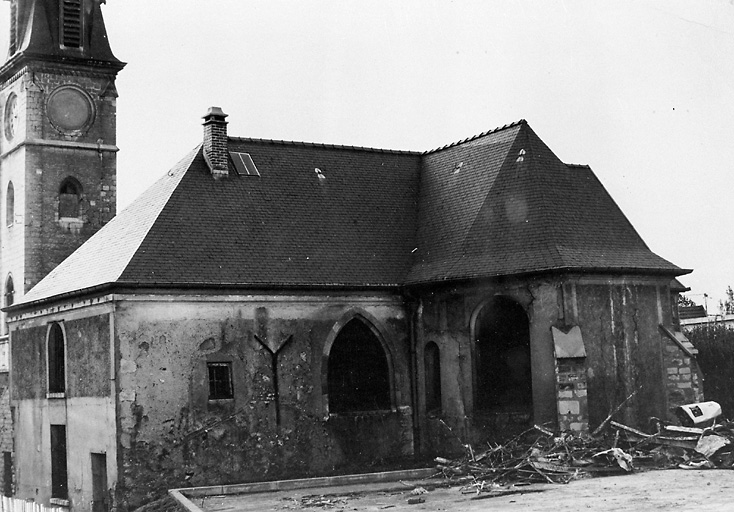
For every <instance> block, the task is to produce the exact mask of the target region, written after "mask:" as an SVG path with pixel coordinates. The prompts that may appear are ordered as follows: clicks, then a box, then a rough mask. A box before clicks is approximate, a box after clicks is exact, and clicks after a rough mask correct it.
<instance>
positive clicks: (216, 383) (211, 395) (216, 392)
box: [206, 361, 234, 402]
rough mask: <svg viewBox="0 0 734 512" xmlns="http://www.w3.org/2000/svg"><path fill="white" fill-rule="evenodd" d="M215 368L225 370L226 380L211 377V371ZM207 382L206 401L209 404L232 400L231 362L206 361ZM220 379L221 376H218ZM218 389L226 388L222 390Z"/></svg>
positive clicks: (214, 376)
mask: <svg viewBox="0 0 734 512" xmlns="http://www.w3.org/2000/svg"><path fill="white" fill-rule="evenodd" d="M217 368H226V378H225V379H222V378H217V376H216V375H213V370H214V369H217ZM206 373H207V382H208V384H209V390H208V392H207V399H208V400H209V401H210V402H215V401H219V400H233V399H234V382H233V378H232V362H231V361H207V363H206ZM220 377H221V376H220ZM219 388H226V389H224V390H222V389H219Z"/></svg>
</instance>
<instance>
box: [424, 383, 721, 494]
mask: <svg viewBox="0 0 734 512" xmlns="http://www.w3.org/2000/svg"><path fill="white" fill-rule="evenodd" d="M632 396H634V393H633V394H632V395H630V397H628V398H631V397H632ZM613 412H614V411H613ZM607 424H608V425H609V426H610V427H611V428H612V429H613V434H612V433H611V432H609V433H607V434H606V435H605V436H603V437H601V436H596V437H594V436H589V435H585V436H584V435H578V436H575V435H570V434H567V433H555V432H553V431H551V430H549V429H548V428H546V427H543V426H539V425H534V426H533V428H531V429H530V430H528V431H526V432H524V433H523V434H521V435H519V436H517V437H515V438H514V439H511V440H509V441H508V442H506V443H504V444H497V445H488V446H487V449H485V450H483V451H482V450H479V449H477V448H476V447H473V448H472V449H471V450H470V449H468V447H467V453H466V456H465V457H463V458H460V459H447V458H444V457H437V458H436V459H435V462H436V465H437V468H438V469H439V470H440V471H441V472H442V473H443V474H444V476H445V477H446V478H448V479H450V480H452V482H454V483H461V484H463V485H464V487H463V488H462V489H463V492H465V493H475V494H482V495H488V496H487V497H493V496H499V495H502V494H506V493H507V491H508V489H509V487H510V486H513V487H514V486H517V485H526V484H530V483H554V484H557V483H567V482H569V481H571V480H573V479H575V478H581V477H583V476H595V475H600V474H612V473H617V474H619V473H620V472H633V471H634V470H635V468H636V467H638V466H646V467H650V466H656V467H686V468H702V467H704V468H705V467H717V468H732V467H734V423H724V424H722V425H714V426H713V427H709V428H706V429H701V428H695V427H681V426H673V425H664V424H663V423H662V422H661V421H660V420H656V423H655V425H656V427H657V428H656V430H657V432H655V433H651V434H650V433H647V432H644V431H642V430H640V429H637V428H634V427H630V426H627V425H623V424H621V423H618V422H616V421H613V420H611V419H610V418H608V422H607ZM597 430H599V429H597ZM490 495H491V496H490Z"/></svg>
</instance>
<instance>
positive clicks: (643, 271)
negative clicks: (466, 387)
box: [405, 266, 693, 287]
mask: <svg viewBox="0 0 734 512" xmlns="http://www.w3.org/2000/svg"><path fill="white" fill-rule="evenodd" d="M691 272H693V270H692V269H682V268H678V267H675V268H668V269H664V268H657V269H655V268H610V267H573V266H566V267H554V268H546V269H538V270H528V271H519V272H505V273H487V274H477V275H473V276H461V277H458V276H457V277H448V276H446V277H444V278H443V279H426V280H414V281H407V282H406V283H405V286H406V287H413V286H427V285H433V284H446V283H461V282H467V281H472V280H476V279H501V278H524V277H537V276H541V275H549V274H553V275H558V274H571V273H575V274H612V275H626V274H632V275H654V276H661V277H662V276H670V277H677V276H682V275H685V274H690V273H691Z"/></svg>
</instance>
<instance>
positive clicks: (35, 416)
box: [0, 0, 702, 512]
mask: <svg viewBox="0 0 734 512" xmlns="http://www.w3.org/2000/svg"><path fill="white" fill-rule="evenodd" d="M11 5H12V9H13V16H14V18H13V20H14V22H13V25H12V28H11V51H10V57H9V60H8V61H7V62H6V63H5V64H4V65H3V67H2V68H0V108H1V109H2V111H1V112H2V119H3V120H4V126H3V133H2V136H0V166H1V167H0V190H2V196H0V197H1V202H0V205H2V207H0V218H2V215H3V214H4V215H5V221H4V222H2V227H1V228H0V229H1V231H0V238H1V240H2V253H1V254H0V256H1V258H0V272H2V279H3V280H4V281H5V282H9V283H10V285H9V287H8V285H6V294H5V298H6V302H5V304H4V305H5V308H4V312H5V314H6V315H7V318H6V320H7V325H8V326H9V338H10V354H11V357H10V365H9V366H10V402H9V404H10V406H11V407H12V411H13V420H14V422H13V424H14V435H13V439H12V440H13V442H12V446H11V447H9V448H7V452H8V453H9V454H10V455H9V456H8V459H9V460H10V469H9V470H8V469H7V465H6V472H5V473H4V476H3V478H5V479H9V480H10V481H11V485H10V486H9V487H8V488H9V489H11V491H12V493H14V495H16V496H18V497H20V498H29V499H35V500H36V501H38V502H41V503H45V504H49V503H53V504H57V505H60V506H64V507H69V508H71V509H73V510H91V511H94V512H97V511H100V512H101V511H103V510H112V509H115V510H121V511H122V510H132V509H135V508H137V507H139V506H142V505H144V504H146V503H148V502H150V501H152V500H154V499H156V498H159V497H161V496H162V495H163V494H164V492H165V490H166V489H168V488H174V487H188V486H202V485H215V484H229V483H238V482H246V481H255V480H271V479H280V478H289V477H302V476H315V475H324V474H331V473H334V472H345V471H356V470H359V471H364V470H369V469H370V468H375V469H379V468H383V467H389V466H390V465H391V464H395V463H396V461H399V462H402V463H405V461H409V460H412V459H420V458H422V457H429V456H431V455H433V454H449V453H452V452H453V451H455V450H461V445H462V444H465V443H481V442H485V441H488V440H489V441H501V440H502V439H503V438H506V437H507V436H510V435H514V434H516V433H518V432H521V431H523V430H525V429H527V428H529V427H531V426H532V425H533V424H542V425H545V426H546V427H548V428H550V429H554V430H559V431H569V432H575V433H583V432H588V431H590V430H593V428H595V427H596V426H598V425H599V424H600V423H601V422H602V421H603V420H604V419H605V418H606V417H607V415H608V414H609V412H610V410H612V409H613V408H615V407H616V406H617V405H619V404H620V403H622V402H623V401H624V400H625V398H627V397H628V396H629V395H630V394H632V393H635V396H634V398H633V399H631V400H629V401H628V402H626V405H625V407H623V408H622V410H621V411H620V412H619V419H620V420H621V421H623V422H625V423H626V424H629V425H633V426H640V427H643V428H645V427H646V426H647V422H648V418H649V417H650V416H657V417H660V418H666V417H672V416H670V412H669V411H670V408H671V407H674V406H676V405H679V404H681V403H689V402H694V401H698V400H700V399H701V398H702V389H701V383H700V377H699V374H698V369H697V366H696V362H695V349H694V348H693V347H692V346H691V344H690V343H689V342H688V341H687V340H686V338H685V337H684V336H683V335H682V334H681V333H680V326H679V321H678V319H677V306H676V301H675V296H676V294H677V293H678V292H679V291H680V286H681V285H680V283H678V282H677V280H676V279H675V278H676V277H677V276H680V275H683V274H686V273H688V272H689V271H688V270H684V269H681V268H679V267H677V266H676V265H674V264H673V263H671V262H669V261H667V260H666V259H663V258H662V257H660V256H658V255H656V254H654V253H653V252H652V251H651V250H650V249H649V248H648V247H647V245H646V244H645V243H644V241H643V240H642V239H641V237H640V236H639V235H638V233H637V232H636V231H635V229H634V228H633V227H632V225H631V224H630V223H629V221H628V220H627V218H626V217H625V216H624V214H623V213H622V211H621V210H620V209H619V207H618V206H617V205H616V204H615V202H614V200H613V199H612V198H611V197H610V195H609V194H608V193H607V191H606V190H605V189H604V187H603V186H602V184H601V183H600V181H599V180H598V179H597V177H596V176H595V175H594V173H593V172H592V170H591V169H590V168H589V167H588V166H584V165H571V164H566V163H564V162H562V161H561V160H559V159H558V158H557V157H556V156H555V155H554V154H553V152H552V151H551V150H550V149H549V148H548V147H547V146H546V145H545V144H544V143H543V141H542V140H541V139H540V137H539V136H538V135H537V134H536V133H535V132H534V131H533V130H532V128H531V127H530V126H529V124H528V123H527V122H526V121H524V120H521V121H518V122H515V123H512V124H509V125H505V126H503V127H501V128H497V129H493V130H490V131H488V132H485V133H482V134H480V135H477V136H474V137H470V138H468V139H465V140H462V141H460V142H455V143H450V144H447V145H446V146H444V147H441V148H438V149H434V150H430V151H426V152H412V151H393V150H385V149H372V148H361V147H351V146H336V145H326V144H314V143H304V142H287V141H278V140H263V139H256V138H243V137H234V136H231V135H230V134H228V133H227V120H226V119H227V114H225V112H224V111H223V110H222V109H221V108H219V107H212V108H210V109H209V111H208V112H206V114H205V115H204V117H203V137H202V140H201V141H200V143H199V144H198V145H196V147H194V148H193V149H192V151H191V152H190V153H189V154H187V155H184V156H183V158H182V159H181V160H180V162H179V163H178V164H177V165H176V166H174V167H173V168H172V169H171V170H170V171H168V173H166V174H164V175H163V176H162V177H161V178H160V179H159V180H158V182H156V183H155V184H154V185H153V186H152V187H151V188H150V189H148V190H147V191H146V192H144V193H143V194H142V195H141V196H140V197H139V198H138V199H137V200H135V201H134V202H133V203H132V204H131V205H130V206H129V207H127V208H126V209H125V210H123V211H122V212H120V213H118V214H117V215H116V216H114V213H115V174H116V165H115V153H116V151H117V148H116V147H115V118H114V116H115V97H116V92H115V86H114V80H115V76H116V73H117V72H118V71H120V70H121V69H122V68H123V66H124V64H123V63H122V62H120V61H119V60H117V59H116V58H115V57H114V56H113V54H112V53H111V51H110V47H109V44H108V42H107V38H106V36H105V30H104V24H103V21H102V17H101V14H100V5H99V0H76V1H72V0H61V1H59V0H46V1H42V0H11ZM74 30H76V32H74ZM192 122H197V120H193V119H192ZM195 142H196V141H192V145H193V144H195ZM123 172H124V171H123ZM3 212H4V213H3ZM661 221H662V219H661ZM1 441H2V436H0V442H1ZM0 449H2V450H6V448H3V447H2V446H0ZM8 471H9V473H8Z"/></svg>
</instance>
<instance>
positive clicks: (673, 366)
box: [663, 337, 704, 421]
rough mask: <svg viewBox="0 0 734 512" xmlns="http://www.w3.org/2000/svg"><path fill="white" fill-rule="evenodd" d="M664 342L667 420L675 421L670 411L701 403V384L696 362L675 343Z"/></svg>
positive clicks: (702, 397) (668, 340)
mask: <svg viewBox="0 0 734 512" xmlns="http://www.w3.org/2000/svg"><path fill="white" fill-rule="evenodd" d="M663 339H664V340H665V345H664V353H663V364H664V366H665V372H666V381H665V386H666V391H667V394H668V415H667V416H668V419H669V420H671V421H675V415H674V414H673V413H672V412H671V409H673V408H675V407H677V406H679V405H684V404H691V403H695V402H701V401H702V400H703V399H704V396H703V383H702V379H701V375H700V371H699V369H698V364H697V363H696V360H695V359H694V358H692V357H690V356H689V355H687V354H686V353H685V352H684V351H683V350H682V349H681V348H680V347H679V346H678V345H677V344H676V343H675V342H673V341H672V340H670V339H668V338H667V337H663Z"/></svg>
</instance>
